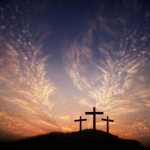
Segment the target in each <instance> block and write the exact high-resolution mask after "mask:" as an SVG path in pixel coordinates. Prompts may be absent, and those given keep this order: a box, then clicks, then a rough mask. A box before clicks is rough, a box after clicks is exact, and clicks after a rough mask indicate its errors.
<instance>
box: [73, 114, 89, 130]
mask: <svg viewBox="0 0 150 150" xmlns="http://www.w3.org/2000/svg"><path fill="white" fill-rule="evenodd" d="M82 121H87V119H82V117H81V116H80V119H76V120H74V122H80V124H79V127H80V130H79V131H80V132H81V131H82Z"/></svg>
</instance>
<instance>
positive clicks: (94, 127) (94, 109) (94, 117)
mask: <svg viewBox="0 0 150 150" xmlns="http://www.w3.org/2000/svg"><path fill="white" fill-rule="evenodd" d="M85 114H86V115H93V130H96V115H98V114H103V112H96V108H95V107H93V112H85Z"/></svg>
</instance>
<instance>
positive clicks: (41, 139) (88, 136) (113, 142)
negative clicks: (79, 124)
mask: <svg viewBox="0 0 150 150" xmlns="http://www.w3.org/2000/svg"><path fill="white" fill-rule="evenodd" d="M1 145H2V146H3V149H6V148H11V149H15V150H16V149H22V148H23V149H24V148H25V149H26V148H28V149H30V148H31V147H32V148H34V149H35V148H37V149H40V148H41V149H43V150H46V149H52V148H53V149H70V150H71V149H86V150H87V149H88V150H92V149H95V148H96V149H101V150H103V149H111V150H147V149H146V148H145V147H144V146H143V145H141V143H140V142H138V141H135V140H130V139H129V140H127V139H122V138H119V137H118V136H115V135H112V134H108V133H106V132H103V131H100V130H96V131H93V130H91V129H86V130H83V131H82V132H67V133H62V132H52V133H49V134H44V135H38V136H34V137H30V138H26V139H23V140H18V141H15V142H6V143H1ZM2 146H1V147H2Z"/></svg>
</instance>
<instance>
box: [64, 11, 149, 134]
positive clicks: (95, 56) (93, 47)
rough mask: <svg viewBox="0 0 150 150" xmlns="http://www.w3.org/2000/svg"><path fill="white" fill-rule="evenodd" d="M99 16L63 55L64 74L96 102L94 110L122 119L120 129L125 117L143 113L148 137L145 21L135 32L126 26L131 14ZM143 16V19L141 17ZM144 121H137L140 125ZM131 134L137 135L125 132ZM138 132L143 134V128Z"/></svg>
mask: <svg viewBox="0 0 150 150" xmlns="http://www.w3.org/2000/svg"><path fill="white" fill-rule="evenodd" d="M129 13H131V12H129ZM133 13H134V12H133ZM101 14H103V13H101V10H100V12H99V13H98V14H97V19H95V20H94V21H93V23H91V25H90V26H89V28H88V29H87V31H86V32H85V33H83V36H82V38H80V40H78V39H76V40H75V42H74V43H73V44H72V45H71V46H70V48H69V49H68V53H65V56H64V58H65V59H64V62H65V66H66V71H67V73H68V74H69V76H70V78H71V79H72V81H73V83H74V84H75V86H76V87H77V88H78V89H79V90H81V91H84V92H86V93H87V94H88V95H89V97H90V98H92V99H93V100H95V106H96V107H97V109H100V110H103V111H105V112H106V113H110V114H112V115H113V116H114V117H115V118H116V119H117V117H121V116H122V115H124V116H125V117H124V118H122V117H121V119H122V120H121V121H120V124H122V127H123V128H124V126H126V125H123V124H124V123H123V121H124V120H126V118H127V117H128V115H129V116H134V115H135V116H136V117H139V114H141V116H142V115H143V112H145V113H146V116H145V117H144V118H143V119H144V120H145V121H144V122H145V123H143V124H142V126H144V129H145V131H144V132H145V134H148V133H149V132H150V126H149V125H148V126H147V124H150V122H149V120H148V119H147V118H148V117H149V114H148V113H147V112H149V111H148V110H149V109H150V108H149V98H150V94H149V92H148V91H149V88H150V86H149V85H147V83H150V81H149V79H148V76H149V71H148V70H147V69H148V68H149V56H150V52H149V46H148V39H149V35H148V34H147V31H145V30H144V29H145V28H147V20H146V19H145V20H143V24H142V25H141V24H140V22H138V23H139V24H137V23H136V28H135V27H133V26H130V25H129V23H130V21H131V18H130V17H131V15H130V14H121V13H120V14H117V15H116V14H115V15H116V16H113V15H112V16H111V18H109V16H106V15H101ZM142 15H143V17H144V16H145V14H144V13H143V14H142ZM113 17H114V18H113ZM132 22H133V24H134V23H135V22H137V18H136V17H135V18H134V17H133V18H132ZM139 27H140V28H139ZM139 29H140V30H139ZM139 32H140V33H139ZM89 100H91V99H89ZM81 102H82V101H81ZM84 103H85V102H84ZM87 103H88V102H87ZM143 119H142V118H141V117H140V120H141V121H143ZM127 122H134V123H133V124H134V125H135V128H136V127H137V125H136V124H137V122H136V120H132V119H129V120H128V121H127ZM138 124H139V123H138ZM139 126H141V125H139ZM125 128H126V127H125ZM131 130H133V132H136V131H135V130H136V129H131V128H130V129H129V128H128V131H127V130H126V131H127V132H130V131H131ZM140 131H141V132H143V131H142V128H140V129H139V131H138V132H140ZM118 132H120V131H118ZM133 134H134V133H133ZM133 134H132V135H133Z"/></svg>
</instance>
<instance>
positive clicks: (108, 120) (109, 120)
mask: <svg viewBox="0 0 150 150" xmlns="http://www.w3.org/2000/svg"><path fill="white" fill-rule="evenodd" d="M102 120H103V121H107V133H109V122H114V120H111V119H109V117H108V116H107V119H103V118H102Z"/></svg>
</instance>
